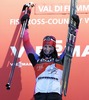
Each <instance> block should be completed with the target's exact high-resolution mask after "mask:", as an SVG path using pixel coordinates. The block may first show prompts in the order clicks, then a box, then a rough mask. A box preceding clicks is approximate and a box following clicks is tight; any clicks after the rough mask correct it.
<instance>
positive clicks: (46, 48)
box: [43, 44, 54, 55]
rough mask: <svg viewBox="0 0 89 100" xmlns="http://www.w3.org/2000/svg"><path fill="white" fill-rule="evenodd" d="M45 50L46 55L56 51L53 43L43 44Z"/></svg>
mask: <svg viewBox="0 0 89 100" xmlns="http://www.w3.org/2000/svg"><path fill="white" fill-rule="evenodd" d="M43 52H44V54H46V55H50V54H51V53H53V52H54V47H53V46H51V45H48V44H46V45H44V46H43Z"/></svg>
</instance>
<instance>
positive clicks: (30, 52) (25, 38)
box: [23, 29, 39, 66]
mask: <svg viewBox="0 0 89 100" xmlns="http://www.w3.org/2000/svg"><path fill="white" fill-rule="evenodd" d="M23 45H24V48H25V51H26V53H27V55H28V58H29V60H30V61H31V63H32V64H33V66H34V65H35V64H36V62H37V60H38V58H39V56H38V55H37V54H36V52H35V50H34V48H33V46H32V45H31V43H30V38H29V33H28V29H26V30H25V32H24V36H23Z"/></svg>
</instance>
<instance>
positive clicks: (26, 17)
mask: <svg viewBox="0 0 89 100" xmlns="http://www.w3.org/2000/svg"><path fill="white" fill-rule="evenodd" d="M26 20H27V24H26V29H27V28H28V21H29V15H28V14H25V15H23V16H22V18H21V20H20V21H21V24H22V25H23V22H24V21H26Z"/></svg>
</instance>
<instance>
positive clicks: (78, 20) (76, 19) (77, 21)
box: [72, 14, 80, 29]
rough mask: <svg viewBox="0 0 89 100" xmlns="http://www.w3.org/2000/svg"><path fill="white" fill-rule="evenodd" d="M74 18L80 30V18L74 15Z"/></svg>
mask: <svg viewBox="0 0 89 100" xmlns="http://www.w3.org/2000/svg"><path fill="white" fill-rule="evenodd" d="M72 18H73V20H74V21H75V22H76V28H77V29H78V28H79V23H80V19H79V16H78V15H76V14H74V15H72Z"/></svg>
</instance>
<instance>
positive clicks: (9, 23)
mask: <svg viewBox="0 0 89 100" xmlns="http://www.w3.org/2000/svg"><path fill="white" fill-rule="evenodd" d="M29 2H34V3H35V4H36V5H35V7H34V8H33V9H32V13H31V16H30V20H29V37H30V39H31V43H32V45H33V47H34V49H35V51H36V53H38V54H39V53H40V50H41V48H42V42H43V38H44V36H46V35H53V36H55V37H56V39H57V41H56V44H57V45H56V48H57V51H58V55H60V54H61V53H62V51H63V50H64V48H65V44H66V37H67V33H68V23H69V10H70V0H22V1H20V0H18V1H17V0H8V1H5V0H3V1H2V2H1V3H0V13H1V14H0V32H1V34H0V41H1V42H0V47H1V52H0V65H1V66H0V91H1V92H0V100H31V99H32V98H33V94H34V87H35V74H34V69H33V67H32V65H31V63H30V61H29V60H28V57H27V55H26V52H25V49H24V47H23V43H22V42H21V47H20V48H19V47H18V45H19V43H20V40H19V33H20V32H19V29H18V27H17V25H19V17H20V14H21V10H22V7H23V5H24V4H26V3H29ZM77 14H78V15H79V17H80V26H79V31H78V34H77V40H76V44H75V49H74V53H73V59H72V64H71V72H70V77H69V84H68V91H67V96H66V97H64V96H63V100H88V94H89V78H88V76H89V66H88V65H89V61H88V60H89V35H88V34H89V0H86V1H84V0H78V5H77ZM18 48H19V51H18ZM16 51H17V52H19V54H18V60H17V63H16V69H15V73H14V77H13V79H12V84H11V89H10V90H7V89H6V87H5V85H6V83H7V82H8V78H9V74H10V70H11V66H12V65H13V60H14V57H15V53H16Z"/></svg>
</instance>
